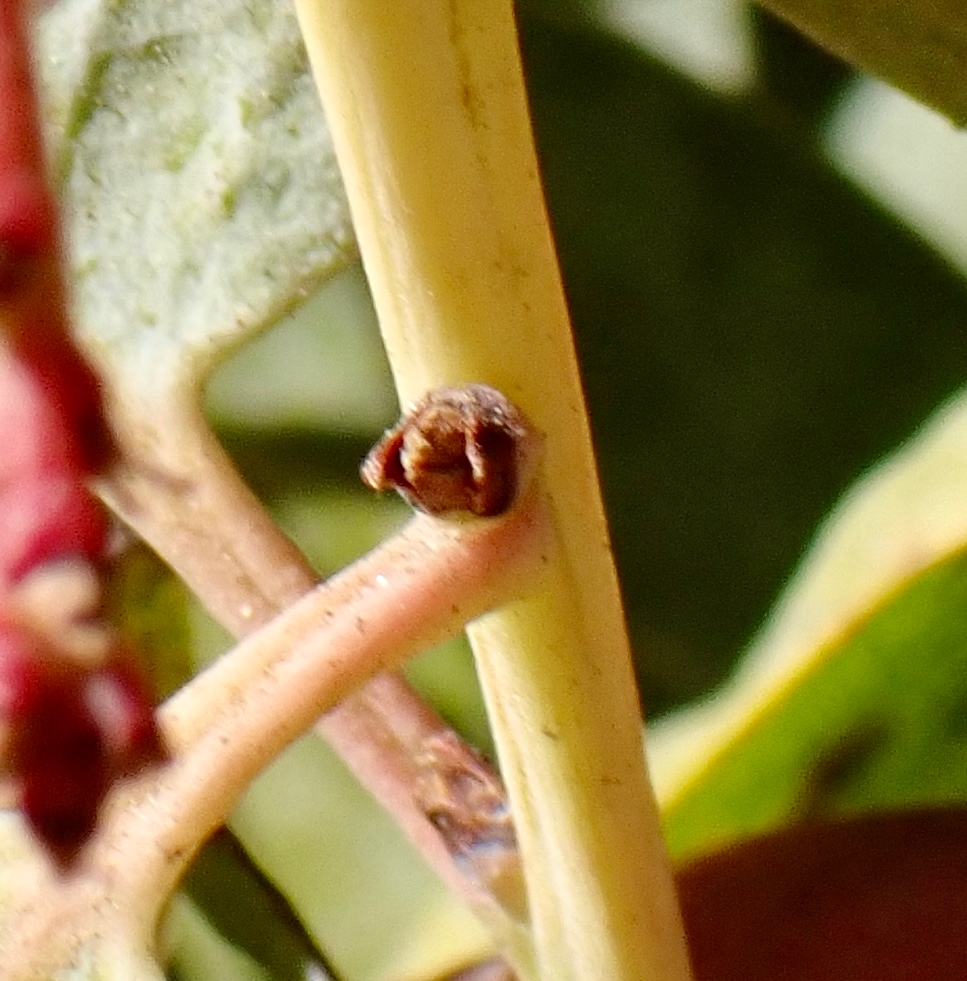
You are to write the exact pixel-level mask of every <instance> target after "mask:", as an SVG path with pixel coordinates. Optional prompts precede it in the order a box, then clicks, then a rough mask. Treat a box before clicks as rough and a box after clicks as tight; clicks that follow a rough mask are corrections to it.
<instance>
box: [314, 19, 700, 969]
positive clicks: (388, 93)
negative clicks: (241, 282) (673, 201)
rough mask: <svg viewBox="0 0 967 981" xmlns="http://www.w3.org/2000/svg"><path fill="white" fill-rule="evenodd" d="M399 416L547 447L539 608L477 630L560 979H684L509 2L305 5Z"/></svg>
mask: <svg viewBox="0 0 967 981" xmlns="http://www.w3.org/2000/svg"><path fill="white" fill-rule="evenodd" d="M296 8H297V11H298V14H299V17H300V22H301V24H302V29H303V33H304V35H305V38H306V42H307V46H308V49H309V57H310V62H311V65H312V68H313V72H314V74H315V76H316V80H317V84H318V86H319V89H320V92H321V94H322V101H323V105H324V107H325V110H326V113H327V117H328V121H329V125H330V129H331V131H332V133H333V138H334V141H335V146H336V151H337V156H338V158H339V161H340V165H341V168H342V171H343V178H344V181H345V183H346V186H347V191H348V193H349V200H350V204H351V207H352V211H353V216H354V222H355V227H356V234H357V239H358V241H359V244H360V248H361V252H362V256H363V261H364V264H365V266H366V270H367V274H368V276H369V280H370V286H371V288H372V291H373V295H374V299H375V302H376V307H377V311H378V313H379V317H380V324H381V329H382V331H383V335H384V339H385V343H386V347H387V351H388V354H389V358H390V362H391V365H392V368H393V372H394V374H395V377H396V382H397V387H398V389H399V393H400V398H401V401H403V402H404V403H405V402H409V401H411V400H415V399H416V398H418V397H419V396H421V395H422V394H423V393H424V392H425V391H426V390H428V389H430V388H434V387H437V386H440V385H459V384H464V383H468V382H484V383H487V384H489V385H492V386H493V387H495V388H497V389H500V390H501V391H503V392H504V394H505V395H507V396H508V397H509V398H510V399H511V400H513V401H514V402H515V403H516V404H517V405H518V406H520V408H521V409H522V410H523V411H524V412H525V414H526V415H527V416H528V417H529V418H530V419H531V421H532V422H533V423H534V424H535V425H536V427H537V429H538V430H539V431H540V432H542V433H543V434H544V435H545V437H546V457H545V464H544V467H543V469H542V473H541V474H539V477H538V482H539V493H540V494H542V495H544V496H546V500H547V504H548V506H549V510H550V513H551V515H552V519H553V523H554V532H553V539H554V540H553V542H552V547H551V548H549V549H548V550H547V552H546V553H545V559H546V566H545V571H544V574H543V575H542V576H541V577H540V578H539V579H537V580H536V581H535V582H534V583H533V584H532V589H531V590H530V591H529V593H528V595H527V596H526V597H525V598H523V599H521V600H518V601H516V602H513V603H511V604H509V605H508V606H507V607H506V608H504V609H502V610H500V611H498V612H494V613H492V614H490V615H488V616H487V617H484V618H483V619H482V620H481V621H479V622H478V623H477V624H474V625H473V626H472V627H471V629H470V630H469V634H470V638H471V642H472V644H473V646H474V650H475V653H476V656H477V662H478V668H479V672H480V676H481V681H482V683H483V686H484V689H485V695H486V697H487V701H488V707H489V710H490V717H491V722H492V725H493V728H494V734H495V739H496V742H497V747H498V753H499V756H500V761H501V765H502V770H503V773H504V777H505V780H506V782H507V785H508V790H509V792H510V797H511V803H512V807H513V812H514V820H515V823H516V826H517V831H518V836H519V840H520V844H521V849H522V853H523V858H524V863H525V870H526V874H527V883H528V891H529V895H530V907H531V915H532V918H533V922H534V929H535V935H536V944H537V953H538V963H539V970H540V977H541V978H542V979H545V981H550V979H553V981H590V979H594V981H631V979H641V981H644V979H650V981H655V979H662V981H673V979H674V981H680V979H686V978H688V977H689V967H688V960H687V954H686V950H685V943H684V935H683V930H682V926H681V920H680V915H679V911H678V906H677V902H676V897H675V892H674V886H673V882H672V878H671V873H670V868H669V863H668V859H667V855H666V852H665V849H664V845H663V842H662V836H661V828H660V824H659V819H658V813H657V808H656V805H655V801H654V797H653V794H652V791H651V788H650V785H649V783H648V779H647V774H646V771H645V764H644V757H643V754H642V743H641V723H640V717H639V710H638V703H637V700H636V697H635V688H634V680H633V674H632V670H631V661H630V655H629V650H628V643H627V638H626V635H625V630H624V624H623V617H622V611H621V606H620V599H619V594H618V587H617V581H616V577H615V572H614V567H613V562H612V559H611V553H610V546H609V540H608V534H607V529H606V525H605V521H604V516H603V511H602V505H601V500H600V494H599V490H598V484H597V478H596V472H595V467H594V460H593V454H592V450H591V443H590V438H589V431H588V425H587V419H586V415H585V411H584V404H583V397H582V393H581V387H580V382H579V378H578V373H577V367H576V361H575V356H574V351H573V346H572V341H571V335H570V329H569V324H568V318H567V312H566V308H565V303H564V298H563V293H562V289H561V284H560V278H559V274H558V270H557V264H556V260H555V256H554V250H553V244H552V240H551V236H550V232H549V229H548V223H547V218H546V214H545V210H544V203H543V199H542V195H541V189H540V181H539V177H538V170H537V162H536V159H535V154H534V149H533V144H532V138H531V133H530V125H529V120H528V114H527V106H526V99H525V94H524V88H523V84H522V76H521V66H520V60H519V54H518V50H517V44H516V34H515V28H514V22H513V9H512V4H511V2H510V0H411V2H409V3H387V2H386V0H296Z"/></svg>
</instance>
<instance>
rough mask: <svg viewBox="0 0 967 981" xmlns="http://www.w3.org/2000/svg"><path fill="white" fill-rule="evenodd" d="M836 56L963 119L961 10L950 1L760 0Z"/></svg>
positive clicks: (966, 107)
mask: <svg viewBox="0 0 967 981" xmlns="http://www.w3.org/2000/svg"><path fill="white" fill-rule="evenodd" d="M760 2H761V3H762V5H763V6H764V7H768V8H769V9H770V10H772V11H773V13H776V14H778V15H780V16H781V17H785V18H786V19H787V20H789V21H790V22H791V23H792V24H795V25H796V26H797V27H798V28H799V29H800V30H801V31H802V32H803V33H804V34H808V35H809V36H810V37H812V38H814V39H815V40H816V41H818V42H819V43H820V44H822V45H823V46H825V47H827V48H829V50H830V51H834V52H835V53H836V54H838V55H839V56H840V57H841V58H844V59H845V60H846V61H848V62H850V63H851V64H853V65H855V66H856V67H858V68H862V69H864V70H865V71H868V72H869V73H870V74H871V75H876V76H877V77H879V78H882V79H884V80H885V81H887V82H890V83H891V84H892V85H896V86H897V87H898V88H901V89H903V90H904V91H905V92H908V93H909V94H910V95H912V96H913V97H914V98H915V99H917V100H918V101H919V102H923V103H924V104H925V105H928V106H930V107H931V108H932V109H936V110H938V111H939V112H942V113H943V114H944V115H945V116H949V117H950V118H951V120H953V121H954V122H955V123H958V124H959V125H963V124H964V123H965V122H967V86H965V84H964V83H965V81H967V71H965V68H964V66H965V65H967V9H965V8H964V6H963V4H960V3H957V2H952V0H760Z"/></svg>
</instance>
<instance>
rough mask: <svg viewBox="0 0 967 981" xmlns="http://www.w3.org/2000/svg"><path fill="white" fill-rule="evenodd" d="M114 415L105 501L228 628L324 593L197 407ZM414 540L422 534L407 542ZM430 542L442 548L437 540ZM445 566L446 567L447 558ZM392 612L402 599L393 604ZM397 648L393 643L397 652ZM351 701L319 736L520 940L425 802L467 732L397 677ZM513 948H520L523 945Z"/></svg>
mask: <svg viewBox="0 0 967 981" xmlns="http://www.w3.org/2000/svg"><path fill="white" fill-rule="evenodd" d="M111 415H112V421H113V423H114V425H115V427H116V429H117V431H118V433H119V440H120V445H121V447H122V450H123V451H124V455H123V456H122V459H121V461H120V462H119V465H118V466H117V467H116V468H115V470H114V472H113V473H112V474H111V475H110V479H109V480H107V481H105V482H104V484H103V486H102V488H101V490H102V493H103V496H104V497H105V498H106V499H107V500H108V501H109V503H110V504H111V506H112V508H113V509H114V510H115V511H116V512H117V513H118V514H120V515H122V516H123V517H124V518H125V520H126V521H127V522H128V523H129V524H130V525H131V526H132V527H133V528H134V529H135V531H137V532H138V534H139V535H141V536H142V537H143V538H144V539H145V540H146V541H147V542H148V543H149V544H151V545H152V547H153V548H155V549H156V550H157V551H158V553H159V555H161V557H162V558H163V559H165V560H166V561H167V562H168V563H169V564H170V565H171V566H172V567H173V568H174V569H175V570H176V571H177V572H178V574H179V575H180V576H181V577H182V578H183V579H184V580H185V581H186V583H187V584H188V585H189V586H190V587H191V588H192V589H193V590H194V591H195V593H196V595H197V596H198V597H199V599H200V600H201V601H202V602H203V603H204V604H205V606H206V607H207V609H208V610H209V612H211V613H212V615H213V616H215V618H216V619H218V620H219V621H220V622H221V623H222V624H223V626H225V627H226V628H227V629H228V630H229V631H231V632H232V633H234V634H235V635H236V636H238V637H245V636H247V635H251V634H252V631H254V630H256V629H257V628H262V629H263V630H264V629H266V625H268V624H271V623H272V621H273V619H274V618H276V617H282V616H286V615H287V612H286V611H288V610H289V609H291V607H292V605H293V604H298V603H299V602H300V598H302V597H305V596H307V594H308V595H315V596H318V595H319V594H318V583H317V577H316V574H315V572H314V571H313V570H312V568H311V566H309V564H308V563H307V562H306V560H305V558H304V557H303V556H302V555H301V554H300V553H299V551H298V549H296V548H295V546H294V545H293V544H292V542H290V541H289V540H288V539H287V538H286V537H285V536H284V535H283V534H282V533H281V531H279V529H278V527H277V526H276V525H275V524H274V522H273V521H272V520H271V518H270V516H269V515H268V513H267V512H266V510H265V508H264V507H263V506H262V504H261V503H260V502H259V501H258V500H257V499H256V498H255V496H254V495H253V494H252V492H251V491H250V490H249V488H248V487H247V486H246V485H245V483H244V482H243V481H242V480H241V478H240V477H239V476H238V473H237V472H236V471H235V469H234V467H233V466H232V464H231V461H230V460H229V459H228V458H227V457H226V455H225V453H224V451H223V450H222V448H221V447H220V446H219V445H218V442H217V440H216V439H215V438H214V436H213V435H212V434H211V432H210V430H209V429H208V427H207V425H206V424H205V422H204V420H203V419H202V418H201V416H200V414H199V413H198V409H197V405H196V403H195V401H194V400H193V399H191V398H190V397H187V396H185V394H184V393H182V392H176V393H175V396H174V397H173V398H172V399H171V400H170V401H167V402H165V403H164V404H162V405H158V404H152V405H150V406H149V405H146V404H142V403H141V402H140V401H139V399H138V393H136V392H125V393H124V394H123V397H120V398H117V399H116V400H115V404H114V405H112V407H111ZM152 426H153V427H154V430H153V431H152V430H151V427H152ZM146 435H147V437H148V438H145V437H146ZM416 527H417V528H420V527H423V526H422V525H417V526H416ZM411 533H412V529H411V531H410V532H407V534H411ZM446 534H451V531H447V532H446ZM429 540H430V541H436V542H437V544H438V545H439V544H440V543H439V541H438V539H437V538H435V537H433V536H431V538H430V539H429ZM483 540H484V539H481V541H483ZM397 545H398V543H397ZM454 547H456V545H455V546H454ZM439 558H440V560H441V561H445V560H446V558H447V552H446V550H445V549H444V551H443V552H442V553H441V554H440V556H439ZM426 572H427V573H429V572H430V570H429V569H428V570H426ZM337 579H341V577H337ZM467 585H468V584H467V583H464V586H467ZM457 586H458V584H457V583H456V582H455V583H454V588H457ZM460 588H463V587H460ZM499 588H500V589H501V590H503V589H504V588H505V587H504V586H503V585H502V586H500V587H499ZM459 591H460V589H459V588H457V592H458V593H459ZM384 592H385V597H387V598H389V597H390V596H391V593H390V591H388V590H386V591H384ZM423 595H424V599H426V598H427V596H429V594H428V593H424V594H423ZM441 595H442V594H441ZM461 595H462V594H461ZM501 595H506V594H505V593H501ZM393 602H395V603H399V602H400V600H399V598H398V597H397V598H393ZM432 605H433V603H432V600H431V603H430V606H432ZM453 605H454V606H455V607H456V608H458V609H461V610H462V609H463V601H462V599H460V598H459V597H458V598H457V599H455V600H454V601H453ZM479 609H480V608H478V612H479ZM417 612H418V611H417ZM280 622H282V623H284V622H287V621H280ZM461 625H462V624H461ZM461 625H457V626H456V627H455V628H454V630H457V629H459V627H460V626H461ZM271 629H275V628H274V627H272V628H271ZM307 629H308V627H307ZM258 636H259V637H260V638H261V639H260V640H259V644H267V643H270V642H269V641H267V640H266V639H265V638H266V637H271V636H273V635H272V634H268V635H263V634H259V635H258ZM269 649H270V648H269ZM393 650H395V648H394V646H393V643H392V642H391V643H390V644H389V646H388V648H387V653H390V652H392V651H393ZM215 677H222V676H221V675H219V674H216V673H215V669H214V668H213V669H210V671H209V672H207V673H206V675H205V676H203V678H208V679H211V678H215ZM193 684H194V687H192V688H191V689H190V690H192V691H194V692H196V694H195V695H193V696H192V698H195V699H198V698H200V697H201V696H200V695H199V694H197V693H198V692H201V691H202V690H204V686H206V685H207V686H210V685H211V684H212V682H211V681H210V680H203V679H202V678H200V679H199V680H198V681H197V682H195V683H193ZM221 684H222V682H219V683H218V684H216V686H215V688H214V689H211V688H209V689H207V690H208V695H206V696H205V697H204V699H203V700H201V701H199V702H197V703H196V704H198V705H201V706H204V708H203V709H201V711H203V712H204V713H205V714H210V713H213V712H214V711H215V707H216V705H217V700H216V695H217V694H218V687H219V685H221ZM344 694H347V695H348V697H346V698H345V700H344V701H343V702H341V704H339V705H338V706H336V707H335V708H333V709H332V711H330V712H327V713H325V714H323V708H322V706H317V708H316V715H315V718H316V719H318V721H317V722H316V729H317V731H318V732H319V734H320V735H322V736H323V738H325V739H326V740H327V741H328V742H329V744H330V745H331V746H332V747H333V748H334V750H335V751H336V752H337V753H338V754H339V755H340V756H341V757H342V759H343V760H344V761H345V762H346V764H347V766H348V767H349V768H350V769H351V770H352V772H353V773H354V774H355V775H356V777H357V778H358V779H359V780H360V782H361V783H362V784H363V785H364V786H365V787H366V789H367V790H369V792H370V793H371V794H372V795H373V796H374V797H375V798H376V800H377V801H379V803H380V804H381V805H382V806H383V807H385V808H386V809H387V811H388V812H389V813H390V814H391V815H392V816H393V818H394V820H395V821H396V822H397V824H398V825H399V826H400V828H401V830H402V831H403V832H404V833H405V834H406V835H407V837H408V838H409V839H410V841H411V842H412V843H413V844H414V845H415V847H416V848H417V849H418V851H419V852H420V854H421V855H422V856H423V858H424V859H425V860H426V861H427V863H428V864H429V865H430V866H431V867H432V868H433V869H434V871H436V873H437V874H438V875H439V876H440V877H441V879H442V880H443V881H444V883H445V884H446V885H447V886H448V887H449V888H450V889H451V890H452V891H453V892H454V893H455V894H456V895H458V896H460V897H462V898H463V899H464V901H466V902H468V904H469V905H470V906H471V907H472V908H473V909H474V910H475V911H476V912H477V914H478V916H480V918H481V919H482V920H483V921H484V922H488V923H490V924H491V925H492V926H494V927H495V928H496V929H497V930H498V932H500V933H502V934H503V935H513V936H514V937H517V935H518V931H517V927H516V926H515V925H514V924H513V923H512V922H511V919H512V918H511V917H509V916H508V914H507V913H506V912H505V911H504V910H503V909H502V908H501V905H500V901H499V899H498V898H495V897H493V896H489V895H487V892H486V887H485V884H483V883H481V882H479V881H474V880H473V879H472V878H469V877H468V875H467V874H466V870H465V869H463V868H461V867H459V866H458V865H457V864H456V863H455V862H454V856H453V855H451V854H450V852H449V851H448V849H447V847H446V844H445V842H444V840H443V838H442V837H441V835H440V833H439V831H438V830H437V829H436V828H435V827H434V826H433V825H432V824H431V823H430V821H429V820H428V818H427V815H426V814H425V813H424V811H423V810H422V809H421V807H420V806H419V802H418V801H417V800H416V798H415V797H414V787H415V785H416V783H417V781H418V779H419V778H420V776H421V774H422V773H423V770H424V766H423V764H422V762H421V760H422V757H423V755H424V752H425V747H426V745H427V743H428V742H429V741H431V740H433V739H436V738H438V737H439V736H440V735H441V734H442V733H446V734H449V735H450V736H452V737H453V738H454V739H458V737H457V736H456V734H455V733H453V731H452V730H451V729H450V728H449V727H448V726H447V725H446V724H445V723H444V722H443V720H442V719H441V718H440V717H439V715H437V713H436V712H435V711H434V710H433V709H432V708H431V707H430V706H429V705H427V704H426V702H424V701H423V700H422V699H421V698H420V696H419V695H418V694H417V693H416V692H414V691H413V689H412V688H411V687H410V686H409V685H408V684H407V682H406V681H405V679H403V678H402V676H400V675H398V674H395V673H389V674H386V675H383V676H380V677H378V678H375V679H373V680H372V681H370V682H369V683H368V684H366V685H364V686H363V687H362V688H360V689H359V690H356V691H354V690H352V688H351V687H350V688H347V690H346V692H344ZM193 711H194V710H193ZM276 711H278V707H276ZM287 711H288V710H287ZM310 724H311V722H310V721H306V722H305V725H306V726H308V725H310ZM179 745H184V743H180V744H179ZM461 745H462V746H463V749H464V751H465V753H466V755H467V761H468V765H470V766H472V765H475V764H476V757H475V756H474V754H473V752H472V751H471V749H470V748H469V747H468V746H466V745H465V744H462V743H461ZM252 772H256V771H252ZM225 813H226V814H227V811H226V812H225ZM514 944H515V945H516V946H519V943H518V941H517V940H514Z"/></svg>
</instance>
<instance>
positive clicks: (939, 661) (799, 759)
mask: <svg viewBox="0 0 967 981" xmlns="http://www.w3.org/2000/svg"><path fill="white" fill-rule="evenodd" d="M650 742H651V753H652V762H653V767H652V769H653V775H654V777H655V780H656V786H657V790H658V793H659V797H660V799H661V800H662V803H663V806H664V812H665V817H666V822H667V836H668V842H669V846H670V847H671V849H672V851H673V852H674V853H675V854H677V855H688V854H689V853H691V852H694V851H696V850H701V851H705V850H709V849H713V848H718V847H720V846H722V845H723V844H725V843H727V842H728V841H730V840H732V839H734V838H736V837H741V836H746V835H749V834H753V833H758V832H761V831H764V830H767V829H770V828H773V827H775V826H777V825H780V824H784V823H788V822H790V821H793V820H797V819H802V818H805V817H813V816H816V815H825V814H827V813H840V812H852V811H866V810H872V809H892V808H901V807H907V808H908V807H913V806H923V805H928V804H937V803H949V802H951V801H964V800H967V768H965V767H964V760H965V758H967V395H964V396H961V397H960V398H959V399H958V400H957V401H956V402H954V403H953V404H952V405H951V406H949V407H947V408H946V409H945V410H944V411H942V412H941V413H939V414H938V416H937V417H936V418H935V419H934V420H933V421H932V422H931V423H930V425H929V426H927V427H925V429H924V430H923V432H922V433H921V434H920V435H919V436H918V437H917V438H916V439H914V440H913V441H911V442H910V444H909V445H908V446H906V447H904V448H903V449H902V450H901V451H900V452H898V453H897V454H896V455H895V456H894V457H893V458H891V459H890V460H889V461H887V462H886V463H884V464H883V465H882V466H881V467H880V468H878V470H877V471H876V472H874V473H873V474H871V475H870V476H869V477H867V478H866V479H865V480H863V481H862V482H861V483H860V484H859V485H858V486H857V487H856V488H854V489H853V490H852V491H851V492H850V493H849V494H848V495H847V496H846V498H845V500H844V501H843V503H842V505H841V507H840V508H838V509H837V511H836V512H834V514H833V516H832V517H831V518H830V520H829V522H828V523H827V525H826V526H825V527H824V528H823V530H822V532H821V534H820V535H819V537H818V539H817V541H816V544H815V545H814V547H813V549H812V550H811V552H810V554H809V556H808V557H807V559H806V560H805V562H804V564H803V567H802V569H801V570H800V572H799V573H798V575H797V576H796V578H795V580H794V581H793V583H792V585H791V586H790V588H789V590H788V592H787V593H786V594H785V595H784V597H783V598H782V600H781V602H780V604H779V606H778V608H777V610H776V613H775V615H774V617H773V619H772V620H771V621H770V623H769V624H768V625H767V626H766V628H765V629H764V631H763V632H762V634H761V635H760V637H759V638H758V639H757V641H756V643H755V644H754V645H753V647H752V649H751V650H750V651H749V653H748V654H747V655H746V657H745V658H744V660H743V662H742V664H741V665H740V669H739V671H738V673H737V674H736V676H735V679H734V680H733V681H732V682H731V683H730V684H729V685H728V686H727V687H726V688H725V689H724V690H723V691H722V692H720V693H719V694H717V695H715V696H714V697H712V698H711V699H709V700H708V701H707V702H706V703H704V704H700V705H698V706H696V707H694V708H691V709H687V710H685V711H684V712H683V713H681V714H680V715H678V716H677V717H675V716H673V717H671V718H669V719H668V720H666V721H664V722H660V723H658V724H657V725H656V726H655V727H653V731H652V738H651V740H650Z"/></svg>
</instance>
